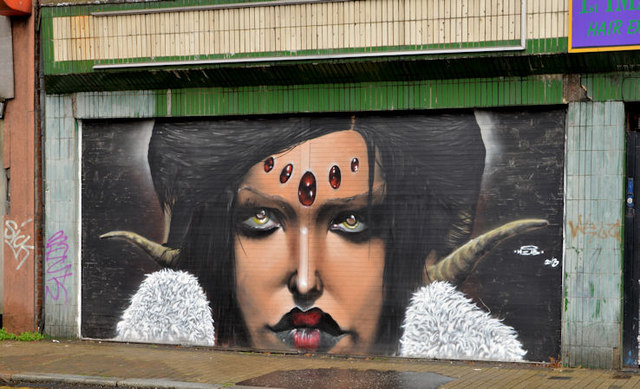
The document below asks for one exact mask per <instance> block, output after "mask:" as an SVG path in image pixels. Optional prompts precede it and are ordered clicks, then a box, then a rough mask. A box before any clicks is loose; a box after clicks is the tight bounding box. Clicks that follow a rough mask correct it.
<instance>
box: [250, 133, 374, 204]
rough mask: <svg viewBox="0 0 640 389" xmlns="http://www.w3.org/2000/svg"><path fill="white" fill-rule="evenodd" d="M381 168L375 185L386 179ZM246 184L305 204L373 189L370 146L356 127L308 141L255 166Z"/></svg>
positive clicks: (267, 158)
mask: <svg viewBox="0 0 640 389" xmlns="http://www.w3.org/2000/svg"><path fill="white" fill-rule="evenodd" d="M379 170H380V169H376V172H375V179H374V187H375V186H378V185H380V184H381V183H382V182H383V180H382V175H381V172H380V171H379ZM246 186H250V187H252V188H253V189H256V190H258V191H260V192H263V193H269V194H271V195H276V196H279V197H281V198H284V199H287V200H288V201H291V202H292V203H293V202H296V203H300V204H302V205H304V206H312V205H313V204H314V203H317V202H324V201H327V200H331V199H335V198H347V197H352V196H356V195H359V194H362V193H365V192H367V191H368V190H369V163H368V152H367V145H366V143H365V141H364V139H363V138H362V135H360V134H359V133H358V132H356V131H353V130H346V131H340V132H334V133H331V134H328V135H324V136H322V137H319V138H315V139H311V140H308V141H306V142H304V143H302V144H299V145H297V146H296V147H294V148H292V149H290V150H287V151H285V152H283V153H280V154H275V155H272V156H267V157H266V158H265V160H264V161H261V162H259V163H257V164H256V165H254V166H253V167H252V168H251V169H250V170H249V172H248V173H247V175H246V176H245V178H244V180H243V182H242V184H241V185H240V187H241V188H242V187H246Z"/></svg>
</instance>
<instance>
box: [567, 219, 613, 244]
mask: <svg viewBox="0 0 640 389" xmlns="http://www.w3.org/2000/svg"><path fill="white" fill-rule="evenodd" d="M569 228H570V229H571V237H572V238H575V237H576V236H578V234H582V235H586V236H592V237H598V238H601V239H607V238H612V239H615V240H617V241H618V242H621V241H622V239H621V238H620V220H617V221H616V222H615V223H605V222H602V221H601V222H600V224H596V223H594V222H592V221H587V222H585V221H584V220H583V219H582V215H579V216H578V223H576V224H573V221H570V222H569Z"/></svg>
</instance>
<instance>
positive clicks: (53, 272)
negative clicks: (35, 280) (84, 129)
mask: <svg viewBox="0 0 640 389" xmlns="http://www.w3.org/2000/svg"><path fill="white" fill-rule="evenodd" d="M45 103H46V115H45V123H44V125H45V127H46V131H45V141H44V142H45V145H44V147H45V158H46V161H45V165H46V166H45V172H46V173H45V184H44V191H45V207H46V216H45V229H44V233H45V244H46V246H45V263H46V265H45V269H44V271H45V275H44V277H45V301H44V305H45V307H44V319H45V331H46V333H47V334H49V335H52V336H63V337H76V336H78V335H79V334H80V332H79V327H78V315H79V309H80V306H79V293H80V288H79V285H80V262H79V261H80V255H79V251H78V250H79V247H80V245H79V242H80V237H79V233H78V231H79V230H78V220H79V215H80V213H79V211H80V209H79V207H80V197H79V196H78V195H79V193H80V187H79V185H80V180H79V165H78V162H79V159H80V156H79V155H78V142H79V139H80V138H79V137H78V134H77V129H76V120H75V119H74V117H73V108H72V105H73V103H72V98H71V96H59V95H49V96H47V98H46V102H45Z"/></svg>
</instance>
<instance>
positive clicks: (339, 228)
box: [330, 213, 367, 234]
mask: <svg viewBox="0 0 640 389" xmlns="http://www.w3.org/2000/svg"><path fill="white" fill-rule="evenodd" d="M330 229H331V231H334V232H339V233H340V232H341V233H347V234H352V233H357V232H363V231H366V230H367V224H366V223H365V222H364V221H362V220H361V218H360V217H359V216H358V215H357V214H354V213H345V214H342V215H340V216H338V217H336V218H335V219H333V221H332V222H331V228H330Z"/></svg>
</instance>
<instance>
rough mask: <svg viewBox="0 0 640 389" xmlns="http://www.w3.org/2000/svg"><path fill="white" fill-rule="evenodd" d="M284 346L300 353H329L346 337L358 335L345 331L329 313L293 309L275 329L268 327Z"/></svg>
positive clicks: (316, 309) (317, 309) (319, 310)
mask: <svg viewBox="0 0 640 389" xmlns="http://www.w3.org/2000/svg"><path fill="white" fill-rule="evenodd" d="M267 329H269V330H270V331H272V332H273V333H274V334H275V335H276V336H277V337H278V338H279V339H280V340H281V341H282V342H283V343H284V344H286V345H287V346H289V347H293V348H295V349H297V350H300V351H321V352H326V351H329V350H330V349H331V348H333V346H335V345H336V343H338V341H339V340H340V339H342V337H344V336H345V335H351V336H353V337H354V338H356V334H355V333H353V332H350V331H343V330H342V329H341V328H340V326H339V325H338V323H336V321H335V320H333V318H332V317H331V315H329V314H328V313H325V312H322V310H321V309H319V308H313V309H310V310H308V311H302V310H300V309H299V308H293V309H292V310H291V311H289V312H287V313H286V314H285V315H284V316H282V318H281V319H280V321H279V322H278V323H277V324H276V325H275V326H273V327H271V326H267Z"/></svg>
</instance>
